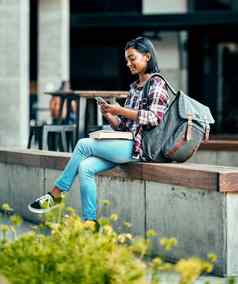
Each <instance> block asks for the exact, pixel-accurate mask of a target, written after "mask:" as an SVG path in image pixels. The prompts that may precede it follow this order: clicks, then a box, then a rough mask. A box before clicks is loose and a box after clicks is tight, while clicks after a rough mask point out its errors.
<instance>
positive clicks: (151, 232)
mask: <svg viewBox="0 0 238 284" xmlns="http://www.w3.org/2000/svg"><path fill="white" fill-rule="evenodd" d="M146 236H147V238H154V237H156V236H157V233H156V231H155V230H152V229H151V230H148V231H147V232H146Z"/></svg>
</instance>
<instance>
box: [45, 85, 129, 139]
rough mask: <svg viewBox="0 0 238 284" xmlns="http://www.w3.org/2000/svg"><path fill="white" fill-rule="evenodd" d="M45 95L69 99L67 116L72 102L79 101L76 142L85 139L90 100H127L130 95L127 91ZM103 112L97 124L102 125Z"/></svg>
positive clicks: (78, 91)
mask: <svg viewBox="0 0 238 284" xmlns="http://www.w3.org/2000/svg"><path fill="white" fill-rule="evenodd" d="M44 94H45V95H51V96H59V97H62V98H63V103H64V100H65V99H67V114H68V113H69V112H68V110H69V106H70V102H71V100H73V99H75V100H76V101H77V110H76V141H77V140H78V139H79V138H84V137H85V125H86V103H87V99H88V98H94V97H103V98H105V99H117V98H126V97H127V95H128V92H127V91H80V90H75V91H73V90H72V91H55V92H44ZM100 116H101V112H100V111H99V110H98V119H97V123H98V124H99V125H100V123H102V117H101V118H100Z"/></svg>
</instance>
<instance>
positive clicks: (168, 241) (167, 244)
mask: <svg viewBox="0 0 238 284" xmlns="http://www.w3.org/2000/svg"><path fill="white" fill-rule="evenodd" d="M160 245H161V246H162V247H163V248H164V249H165V250H167V251H169V250H171V249H172V248H173V247H174V246H176V245H177V240H176V239H175V238H162V239H160Z"/></svg>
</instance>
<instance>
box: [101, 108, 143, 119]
mask: <svg viewBox="0 0 238 284" xmlns="http://www.w3.org/2000/svg"><path fill="white" fill-rule="evenodd" d="M101 110H102V112H103V113H104V112H105V113H109V114H111V115H112V116H114V115H121V116H124V117H126V118H128V119H130V120H137V118H138V111H137V110H133V109H129V108H126V107H122V106H120V105H119V104H105V105H102V106H101Z"/></svg>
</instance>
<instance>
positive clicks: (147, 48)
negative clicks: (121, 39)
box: [125, 36, 160, 73]
mask: <svg viewBox="0 0 238 284" xmlns="http://www.w3.org/2000/svg"><path fill="white" fill-rule="evenodd" d="M128 48H134V49H136V50H137V51H139V52H140V53H143V54H146V53H149V54H150V55H151V58H150V60H149V62H148V64H147V68H146V73H158V72H160V70H159V65H158V62H157V59H156V56H155V48H154V45H153V43H152V42H151V41H150V40H149V39H148V38H145V37H141V36H140V37H137V38H135V39H132V40H130V41H128V42H127V44H126V46H125V50H127V49H128Z"/></svg>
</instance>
